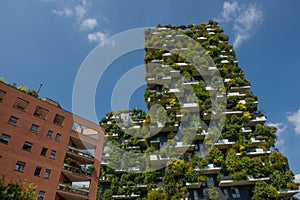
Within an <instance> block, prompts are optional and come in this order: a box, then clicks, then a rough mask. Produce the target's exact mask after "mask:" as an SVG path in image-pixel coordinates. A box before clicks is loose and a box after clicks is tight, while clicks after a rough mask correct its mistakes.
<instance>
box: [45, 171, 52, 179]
mask: <svg viewBox="0 0 300 200" xmlns="http://www.w3.org/2000/svg"><path fill="white" fill-rule="evenodd" d="M50 173H51V170H50V169H46V170H45V173H44V178H49V176H50Z"/></svg>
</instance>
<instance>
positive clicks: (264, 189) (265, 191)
mask: <svg viewBox="0 0 300 200" xmlns="http://www.w3.org/2000/svg"><path fill="white" fill-rule="evenodd" d="M277 197H278V193H277V190H276V188H275V187H274V186H272V185H269V184H267V183H266V182H264V181H258V182H257V183H256V184H255V188H254V190H253V197H252V200H266V199H276V198H277Z"/></svg>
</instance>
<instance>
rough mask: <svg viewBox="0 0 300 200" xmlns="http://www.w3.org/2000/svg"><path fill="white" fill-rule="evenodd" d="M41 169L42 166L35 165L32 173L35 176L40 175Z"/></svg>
mask: <svg viewBox="0 0 300 200" xmlns="http://www.w3.org/2000/svg"><path fill="white" fill-rule="evenodd" d="M41 170H42V168H41V167H39V166H37V167H36V168H35V171H34V175H35V176H40V173H41Z"/></svg>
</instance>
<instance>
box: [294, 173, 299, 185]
mask: <svg viewBox="0 0 300 200" xmlns="http://www.w3.org/2000/svg"><path fill="white" fill-rule="evenodd" d="M295 182H296V183H300V174H296V175H295Z"/></svg>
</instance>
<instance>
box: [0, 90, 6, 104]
mask: <svg viewBox="0 0 300 200" xmlns="http://www.w3.org/2000/svg"><path fill="white" fill-rule="evenodd" d="M5 94H6V92H5V91H3V90H0V102H2V100H3V98H4V96H5Z"/></svg>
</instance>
